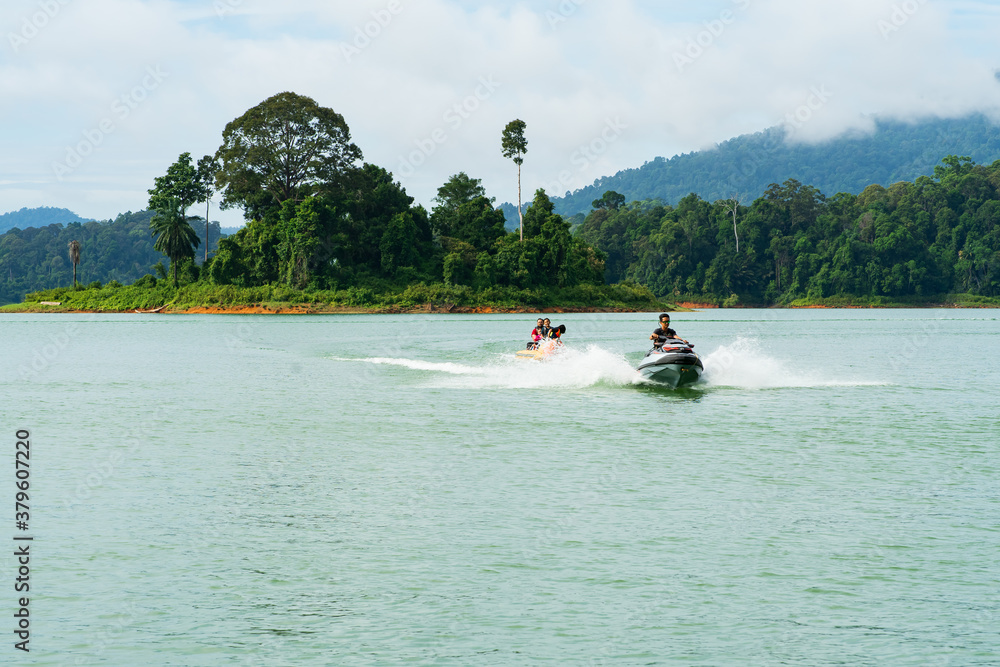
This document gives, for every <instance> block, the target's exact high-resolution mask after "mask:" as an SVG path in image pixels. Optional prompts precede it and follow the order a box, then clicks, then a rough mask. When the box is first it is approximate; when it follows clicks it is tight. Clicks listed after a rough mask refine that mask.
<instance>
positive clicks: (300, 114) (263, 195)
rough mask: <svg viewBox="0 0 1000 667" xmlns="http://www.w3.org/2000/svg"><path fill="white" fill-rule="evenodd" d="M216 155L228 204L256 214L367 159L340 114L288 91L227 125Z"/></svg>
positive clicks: (225, 204)
mask: <svg viewBox="0 0 1000 667" xmlns="http://www.w3.org/2000/svg"><path fill="white" fill-rule="evenodd" d="M215 157H216V159H218V160H219V162H220V166H219V171H218V173H217V176H216V183H217V185H218V187H219V189H220V191H221V192H222V195H223V197H222V207H223V208H230V207H233V206H240V207H242V208H243V210H244V215H245V216H246V217H247V218H248V219H251V218H253V217H257V216H259V215H261V213H262V212H263V211H266V210H268V209H272V208H277V207H280V206H281V204H282V203H284V202H285V201H287V200H289V199H291V200H294V201H296V202H300V201H302V200H303V199H304V198H305V197H306V196H308V195H310V194H313V192H314V191H315V190H316V189H318V187H319V186H321V185H326V184H336V183H338V182H340V181H341V180H343V177H344V175H345V173H346V172H348V171H350V170H351V169H353V168H354V166H355V165H356V163H357V162H358V161H359V160H361V149H359V148H358V147H357V146H355V145H354V144H353V143H351V132H350V129H349V128H348V127H347V123H346V122H345V121H344V117H343V116H341V115H340V114H339V113H336V112H335V111H333V110H332V109H328V108H326V107H321V106H320V105H319V104H317V103H316V101H315V100H313V99H312V98H309V97H304V96H302V95H297V94H295V93H290V92H285V93H279V94H277V95H274V96H272V97H269V98H267V99H266V100H264V101H263V102H261V103H260V104H258V105H257V106H255V107H253V108H252V109H249V110H248V111H247V112H246V113H244V114H243V115H242V116H240V117H239V118H237V119H235V120H233V121H231V122H230V123H229V124H228V125H226V129H225V130H224V131H223V133H222V146H220V147H219V150H218V151H216V153H215Z"/></svg>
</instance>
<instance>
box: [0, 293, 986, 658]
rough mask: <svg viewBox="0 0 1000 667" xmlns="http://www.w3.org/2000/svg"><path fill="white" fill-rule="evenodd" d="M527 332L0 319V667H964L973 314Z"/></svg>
mask: <svg viewBox="0 0 1000 667" xmlns="http://www.w3.org/2000/svg"><path fill="white" fill-rule="evenodd" d="M534 319H535V318H534V317H533V316H531V315H520V316H515V315H480V316H463V315H454V316H447V315H426V316H421V315H409V316H181V315H178V316H167V315H149V316H146V315H123V316H114V315H67V316H52V315H50V316H44V315H0V433H2V434H3V439H4V441H5V442H6V444H5V445H4V451H7V452H8V454H7V455H5V456H4V457H3V460H5V461H6V462H7V463H6V464H5V465H6V470H3V471H2V472H0V478H2V479H3V480H4V481H3V482H2V483H0V489H4V491H3V494H5V495H6V496H7V498H6V500H5V501H4V502H5V503H6V504H7V506H8V511H7V513H6V515H5V516H7V522H6V523H5V524H4V525H5V528H4V529H3V530H0V539H3V540H6V541H7V543H8V548H7V549H4V550H3V551H4V552H5V554H4V556H0V582H2V585H0V590H2V591H4V592H3V593H0V608H2V609H5V610H6V611H5V612H4V616H5V617H6V618H7V621H6V623H0V630H2V632H3V636H6V637H7V640H6V642H5V643H4V644H3V645H2V646H0V663H3V664H32V665H234V666H235V665H404V664H405V665H543V664H545V665H775V666H777V665H880V666H881V665H921V666H924V665H932V666H933V665H940V666H945V665H956V666H957V665H998V664H1000V563H998V554H1000V489H998V479H1000V476H998V475H1000V470H998V452H1000V417H998V408H997V400H998V396H1000V311H997V310H887V311H880V310H797V311H774V310H771V311H761V310H709V311H704V312H696V313H677V314H675V315H674V317H673V324H672V326H673V327H674V328H675V329H676V330H677V331H678V333H679V335H681V336H683V337H685V338H687V339H688V340H690V341H692V342H694V343H695V344H696V348H695V349H696V350H698V351H699V352H700V353H701V355H702V358H703V360H704V363H705V368H706V372H705V376H704V377H703V380H702V382H701V383H700V384H698V385H696V386H695V387H694V388H691V389H686V390H680V391H674V390H669V389H664V388H661V387H657V386H650V385H643V384H638V383H637V382H636V374H635V371H634V370H633V368H634V366H635V364H636V362H637V361H638V360H639V359H640V358H641V356H642V354H643V353H644V352H645V350H646V349H647V347H648V344H649V342H648V336H649V333H650V332H651V331H652V330H653V329H654V328H655V327H656V326H657V323H656V318H655V314H645V315H642V314H613V315H554V316H553V320H554V322H555V323H556V324H559V323H565V324H566V325H567V329H568V330H567V333H566V335H565V337H564V340H565V342H566V346H567V353H566V354H565V355H563V356H562V357H561V358H558V359H555V360H553V361H551V362H549V363H534V362H524V361H519V360H516V359H515V358H514V354H513V353H514V352H515V351H516V350H517V349H520V348H521V347H523V345H524V342H525V341H526V340H527V337H528V333H529V331H530V330H531V328H532V327H533V325H534ZM18 429H27V430H29V431H30V433H31V460H30V465H31V468H30V474H31V477H30V482H31V486H30V507H31V509H30V514H31V517H30V528H29V530H28V531H26V532H25V531H18V530H16V529H15V525H14V516H13V508H12V507H11V505H12V504H13V502H14V501H13V495H14V493H15V489H14V481H15V477H14V476H15V468H14V461H13V451H14V449H15V433H16V431H17V430H18ZM24 535H30V536H32V537H34V541H33V542H32V543H31V566H30V567H31V575H30V576H31V580H30V586H31V590H30V619H31V625H30V631H31V636H30V648H31V652H30V654H24V653H22V652H21V651H16V650H15V649H14V648H13V644H14V642H15V641H17V639H16V636H15V635H13V634H12V631H13V630H14V629H15V623H14V621H15V619H13V618H12V613H13V612H14V611H15V610H16V609H17V606H16V603H17V597H18V595H20V594H15V593H14V591H13V585H14V580H15V577H16V574H17V567H18V566H17V564H16V562H15V558H14V557H13V556H12V554H13V551H14V549H13V547H11V545H15V544H19V543H16V542H13V541H12V538H14V537H16V536H24Z"/></svg>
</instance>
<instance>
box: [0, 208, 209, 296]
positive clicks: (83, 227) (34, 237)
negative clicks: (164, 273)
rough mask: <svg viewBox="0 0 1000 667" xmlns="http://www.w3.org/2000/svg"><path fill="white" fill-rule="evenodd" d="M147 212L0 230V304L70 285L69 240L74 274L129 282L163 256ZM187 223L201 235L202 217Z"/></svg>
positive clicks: (83, 278)
mask: <svg viewBox="0 0 1000 667" xmlns="http://www.w3.org/2000/svg"><path fill="white" fill-rule="evenodd" d="M35 210H38V209H35ZM50 210H61V209H50ZM152 217H153V212H152V211H139V212H138V213H132V212H131V211H129V212H128V213H122V214H121V215H119V216H118V217H117V218H115V219H114V220H113V221H112V220H108V221H106V222H96V221H93V220H90V221H88V222H79V221H74V222H70V223H69V224H66V225H62V224H56V223H52V224H47V225H43V226H39V227H25V228H23V229H22V228H21V226H20V225H18V226H17V227H16V228H15V229H11V230H8V231H6V232H3V233H0V305H3V304H5V303H17V302H19V301H20V300H21V299H22V298H23V297H24V295H25V293H26V292H31V291H35V290H40V289H46V288H50V287H56V286H65V285H72V284H73V264H72V263H71V261H70V258H69V242H70V241H78V242H79V243H80V264H79V266H78V267H77V278H78V280H79V281H80V282H82V283H84V284H89V283H94V282H101V283H107V282H111V281H117V282H120V283H131V282H133V281H135V280H137V279H139V278H141V277H142V276H144V275H146V274H147V273H150V272H151V271H153V270H154V268H153V267H154V266H155V265H156V264H159V263H160V262H162V261H163V260H164V256H163V254H162V253H160V252H159V251H157V250H155V249H154V248H153V241H154V239H153V237H152V235H151V234H150V232H149V221H150V219H151V218H152ZM192 227H194V229H195V231H196V233H197V235H198V237H199V238H201V239H204V238H205V223H204V221H203V220H197V221H194V222H192ZM218 236H219V230H218V228H217V227H216V226H212V227H211V239H212V246H211V248H212V249H213V250H214V248H215V245H216V242H217V239H218ZM200 247H201V248H204V245H202V246H200Z"/></svg>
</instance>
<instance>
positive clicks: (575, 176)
mask: <svg viewBox="0 0 1000 667" xmlns="http://www.w3.org/2000/svg"><path fill="white" fill-rule="evenodd" d="M40 3H42V4H45V6H47V7H49V8H50V9H51V8H52V7H53V6H56V7H58V10H54V11H50V14H51V15H46V16H45V18H44V20H43V19H40V18H38V16H40V15H39V14H38V12H40V11H41V12H43V14H44V10H43V9H41V7H42V4H40ZM52 3H55V5H53V4H52ZM36 19H37V20H36ZM25 21H27V23H25ZM33 21H34V23H33ZM35 23H43V24H44V25H40V26H36V25H35ZM0 25H3V26H5V39H4V41H3V43H2V44H0V49H2V50H0V54H2V55H0V111H2V113H3V114H4V118H5V119H6V120H7V121H8V129H7V133H8V138H7V139H5V146H6V147H8V148H7V150H6V151H5V155H3V157H2V161H0V169H2V172H0V181H2V182H4V183H6V185H4V186H3V187H0V210H16V209H18V208H20V207H21V206H35V205H42V204H46V205H53V206H65V207H68V208H71V209H73V210H77V211H78V212H79V213H80V214H82V215H86V216H89V217H98V218H107V217H112V216H114V215H115V214H116V213H118V212H119V211H124V210H128V209H131V210H138V209H140V208H142V207H143V206H144V205H145V202H146V190H147V189H148V188H149V187H150V185H151V184H152V180H153V178H154V177H155V176H157V175H160V174H162V173H163V171H164V170H165V169H166V167H167V166H168V165H169V164H170V163H171V162H173V161H174V160H175V159H176V157H177V155H179V154H180V153H182V152H185V151H187V152H191V153H192V154H193V155H195V156H200V155H202V154H205V153H210V152H212V151H214V150H215V148H216V147H217V146H218V143H219V140H220V137H221V132H222V129H223V128H224V126H225V124H226V123H227V122H228V121H230V120H232V119H233V118H235V117H237V116H239V115H240V114H242V113H243V112H244V111H245V110H246V109H247V108H249V107H251V106H253V105H255V104H257V103H259V102H260V101H262V100H263V99H265V98H267V97H269V96H270V95H273V94H275V93H277V92H281V91H284V90H293V91H295V92H298V93H300V94H304V95H309V96H311V97H314V98H315V99H316V100H317V101H318V102H320V103H321V104H323V105H325V106H329V107H331V108H333V109H335V110H336V111H338V112H339V113H341V114H343V115H344V117H345V119H346V120H347V122H348V124H349V125H350V127H351V129H352V134H353V138H354V140H355V141H356V142H357V143H358V145H359V146H360V147H361V148H362V150H363V151H364V153H365V157H366V159H367V160H368V161H371V162H375V163H377V164H380V165H382V166H384V167H386V168H387V169H390V170H392V171H394V172H396V173H397V176H398V177H399V178H400V179H401V180H402V181H403V183H404V185H405V186H406V187H407V189H408V190H409V192H410V194H412V195H414V196H415V197H416V198H417V199H418V201H421V202H423V203H425V204H429V203H430V200H431V198H432V197H433V196H434V194H435V192H436V189H437V187H438V186H440V185H441V184H442V183H443V182H444V181H445V180H446V179H447V178H448V177H449V176H450V175H452V174H454V173H457V172H458V171H465V172H467V173H469V174H470V175H472V176H474V177H479V178H482V179H484V184H485V185H486V187H487V189H488V191H489V192H490V194H491V195H493V196H495V197H497V199H498V200H500V201H503V200H512V199H513V198H514V197H515V196H516V189H515V188H516V182H515V176H514V174H515V173H516V170H515V168H514V166H513V165H512V164H511V163H510V162H509V161H508V160H505V159H504V158H502V156H501V154H500V134H501V131H502V129H503V127H504V125H505V124H506V123H507V122H508V121H510V120H512V119H514V118H521V119H523V120H525V121H526V122H527V124H528V127H527V137H528V140H529V150H528V154H527V155H526V159H525V164H524V174H523V182H524V185H525V190H526V192H525V196H526V198H528V197H530V194H531V192H533V190H534V188H535V187H539V186H547V187H551V188H552V189H553V193H554V194H562V191H563V190H565V189H574V188H577V187H581V186H583V185H586V184H588V183H589V182H591V181H592V180H593V179H595V178H597V177H599V176H602V175H606V174H611V173H614V172H615V171H617V170H619V169H622V168H627V167H635V166H638V165H641V164H642V163H643V162H645V161H646V160H649V159H651V158H653V157H655V156H658V155H665V156H670V155H672V154H674V153H676V152H683V151H690V150H694V149H697V148H700V147H704V146H708V145H712V144H714V143H715V142H718V141H722V140H725V139H727V138H730V137H732V136H735V135H737V134H740V133H743V132H752V131H756V130H759V129H763V128H764V127H766V126H769V125H774V124H778V123H782V122H786V121H787V119H789V118H791V119H792V123H793V127H794V129H795V136H796V137H797V138H799V139H801V140H804V141H815V140H821V139H825V138H829V137H832V136H836V135H837V134H839V133H841V132H844V131H847V130H852V129H854V130H856V129H866V128H868V127H870V123H871V119H870V116H871V114H882V115H890V116H895V117H900V118H919V117H925V116H932V115H938V116H958V115H962V114H965V113H968V112H972V111H977V110H979V111H985V112H988V113H993V114H997V115H1000V114H998V112H997V110H998V109H1000V85H998V83H997V82H996V80H995V79H994V76H993V72H994V71H995V69H996V68H997V67H998V66H1000V58H998V55H1000V53H998V48H997V46H996V44H995V40H994V39H993V35H995V34H997V28H998V27H1000V12H998V11H997V8H996V7H995V6H994V5H993V4H992V3H985V2H972V1H968V0H955V1H952V2H948V1H946V0H937V1H936V2H930V1H927V0H836V1H834V0H820V1H817V2H812V3H803V2H795V1H793V0H708V1H706V2H703V3H699V4H698V5H692V4H691V3H687V2H680V0H670V1H665V2H655V3H654V2H651V1H650V2H646V1H640V0H631V1H623V2H617V3H598V2H594V1H592V0H559V1H557V0H549V1H546V2H541V3H532V4H530V5H528V4H526V3H519V2H517V3H515V2H464V1H459V0H424V1H422V2H420V3H417V2H413V1H412V0H397V1H396V2H391V1H390V0H376V1H370V2H347V1H346V0H345V1H342V2H325V1H320V0H290V1H288V2H283V3H273V2H264V0H211V1H207V0H206V1H200V0H199V1H194V0H192V1H181V0H156V1H152V0H150V1H147V0H92V1H91V2H88V3H77V2H72V1H71V0H14V1H12V2H7V3H5V4H4V6H3V8H2V9H0ZM26 25H27V26H28V28H25V26H26ZM32 26H34V31H33V32H32V30H31V29H30V28H31V27H32ZM25 31H26V32H25ZM29 33H30V36H28V35H29ZM150 68H153V71H159V72H164V73H166V75H165V76H163V77H161V79H162V80H161V81H159V82H158V83H157V85H156V86H155V87H152V88H150V87H149V86H145V85H144V81H146V82H147V83H148V82H149V78H148V77H149V71H150ZM484 82H486V84H484ZM123 96H124V98H125V102H126V103H129V111H130V113H129V114H128V115H127V116H126V117H122V113H121V111H120V108H119V107H120V104H121V103H122V100H123ZM137 97H141V98H142V99H141V100H140V99H136V98H137ZM131 103H134V108H132V105H131ZM456 105H458V106H457V107H456ZM105 121H111V122H112V123H113V129H112V131H111V132H106V133H104V137H103V139H102V140H101V142H100V144H99V145H96V146H93V147H92V150H91V151H90V152H89V154H88V155H87V156H85V158H84V159H83V160H82V161H81V164H80V165H79V166H77V167H75V168H74V169H73V170H72V171H71V173H69V174H67V175H64V177H63V178H62V180H59V179H58V178H57V177H56V174H55V173H54V167H53V165H54V164H58V163H59V162H60V161H63V162H65V161H66V156H67V154H68V152H72V150H74V149H75V148H77V147H79V146H80V144H81V142H85V141H86V140H87V137H88V133H90V135H89V136H91V137H93V136H95V135H94V134H93V132H94V131H95V129H100V127H101V124H102V123H103V122H105ZM105 126H106V125H105ZM609 127H612V128H615V129H613V130H609ZM442 137H443V140H442ZM428 142H430V143H428ZM417 162H420V164H419V165H417V164H416V163H417ZM238 218H239V216H238V214H235V213H232V212H231V213H228V214H227V215H226V219H227V220H228V221H230V222H233V221H235V220H238Z"/></svg>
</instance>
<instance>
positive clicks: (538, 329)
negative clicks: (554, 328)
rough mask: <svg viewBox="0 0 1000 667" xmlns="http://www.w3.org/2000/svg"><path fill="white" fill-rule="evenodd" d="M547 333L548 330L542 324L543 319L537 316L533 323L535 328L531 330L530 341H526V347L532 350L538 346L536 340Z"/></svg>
mask: <svg viewBox="0 0 1000 667" xmlns="http://www.w3.org/2000/svg"><path fill="white" fill-rule="evenodd" d="M548 335H549V332H548V330H547V329H546V328H545V326H544V320H543V319H542V318H540V317H539V318H538V322H537V323H536V324H535V328H534V329H532V330H531V341H530V342H529V343H528V349H529V350H534V349H535V348H537V347H538V341H540V340H542V339H543V338H545V337H547V336H548Z"/></svg>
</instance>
